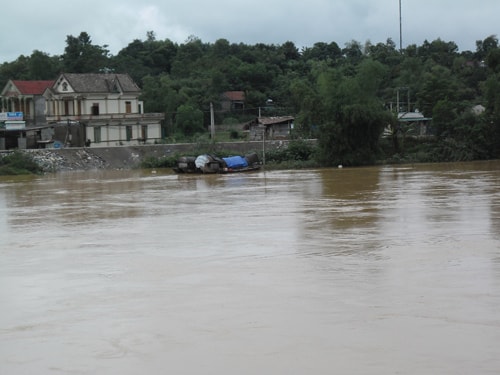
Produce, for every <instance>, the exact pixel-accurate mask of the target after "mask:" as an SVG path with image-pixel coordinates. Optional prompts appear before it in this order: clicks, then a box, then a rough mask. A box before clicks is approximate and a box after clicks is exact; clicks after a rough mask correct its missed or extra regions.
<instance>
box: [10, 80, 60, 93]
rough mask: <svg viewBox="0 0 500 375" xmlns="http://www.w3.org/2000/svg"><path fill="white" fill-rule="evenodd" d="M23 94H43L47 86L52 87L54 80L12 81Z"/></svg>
mask: <svg viewBox="0 0 500 375" xmlns="http://www.w3.org/2000/svg"><path fill="white" fill-rule="evenodd" d="M12 83H13V84H14V85H15V86H16V87H17V89H18V90H19V91H20V92H21V94H23V95H42V94H43V92H44V91H45V89H46V88H47V87H51V86H52V85H53V84H54V81H12Z"/></svg>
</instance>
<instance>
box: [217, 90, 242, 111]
mask: <svg viewBox="0 0 500 375" xmlns="http://www.w3.org/2000/svg"><path fill="white" fill-rule="evenodd" d="M221 107H222V110H223V111H227V112H229V111H237V110H241V109H245V92H244V91H226V92H224V93H223V94H222V96H221Z"/></svg>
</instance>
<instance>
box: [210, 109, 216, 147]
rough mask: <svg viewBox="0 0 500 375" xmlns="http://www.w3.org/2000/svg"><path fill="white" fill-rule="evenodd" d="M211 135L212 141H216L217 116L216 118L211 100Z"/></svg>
mask: <svg viewBox="0 0 500 375" xmlns="http://www.w3.org/2000/svg"><path fill="white" fill-rule="evenodd" d="M210 137H211V138H212V142H215V118H214V105H213V103H212V102H210Z"/></svg>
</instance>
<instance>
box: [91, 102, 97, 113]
mask: <svg viewBox="0 0 500 375" xmlns="http://www.w3.org/2000/svg"><path fill="white" fill-rule="evenodd" d="M91 113H92V115H93V116H99V103H94V104H92V108H91Z"/></svg>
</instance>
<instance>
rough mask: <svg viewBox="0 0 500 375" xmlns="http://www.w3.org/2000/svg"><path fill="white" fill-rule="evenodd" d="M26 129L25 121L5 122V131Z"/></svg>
mask: <svg viewBox="0 0 500 375" xmlns="http://www.w3.org/2000/svg"><path fill="white" fill-rule="evenodd" d="M25 128H26V121H5V130H22V129H25Z"/></svg>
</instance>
